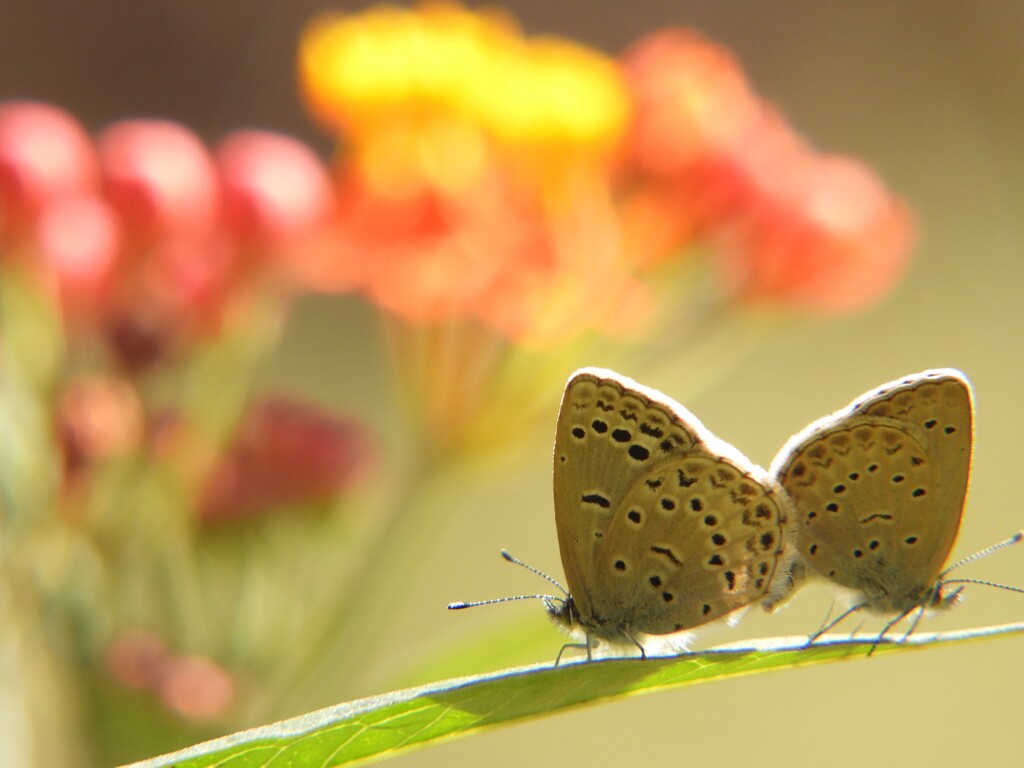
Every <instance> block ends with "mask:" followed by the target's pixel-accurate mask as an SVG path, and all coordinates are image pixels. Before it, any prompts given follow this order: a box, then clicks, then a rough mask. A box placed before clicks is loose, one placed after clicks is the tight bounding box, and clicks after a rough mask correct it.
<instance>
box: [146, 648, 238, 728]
mask: <svg viewBox="0 0 1024 768" xmlns="http://www.w3.org/2000/svg"><path fill="white" fill-rule="evenodd" d="M156 693H157V696H158V697H159V699H160V701H161V703H162V704H163V705H164V706H165V707H167V709H169V710H170V711H171V712H174V713H175V714H176V715H178V716H179V717H183V718H185V719H187V720H195V721H200V722H203V721H210V720H218V719H220V718H222V717H224V716H225V715H226V714H227V713H228V712H229V711H230V710H231V707H232V706H233V705H234V703H235V695H236V691H235V681H234V680H233V679H232V677H231V675H230V674H229V673H228V672H227V670H225V669H224V668H223V667H221V666H220V665H219V664H217V663H215V662H213V661H211V660H210V659H204V658H201V657H199V656H172V657H170V658H169V659H167V661H166V662H165V663H164V664H163V666H162V668H161V675H160V678H159V681H158V682H157V685H156Z"/></svg>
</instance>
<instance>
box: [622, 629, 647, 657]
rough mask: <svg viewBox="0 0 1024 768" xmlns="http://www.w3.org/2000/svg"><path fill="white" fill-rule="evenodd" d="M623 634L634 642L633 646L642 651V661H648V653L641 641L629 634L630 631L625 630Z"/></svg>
mask: <svg viewBox="0 0 1024 768" xmlns="http://www.w3.org/2000/svg"><path fill="white" fill-rule="evenodd" d="M622 634H624V635H625V636H626V637H628V638H629V639H630V640H631V641H632V642H633V645H635V646H636V647H637V648H639V649H640V660H641V661H645V660H646V659H647V651H645V650H644V646H643V643H641V642H640V641H639V640H637V639H636V638H635V637H633V635H631V634H630V633H629V630H627V629H625V628H623V630H622Z"/></svg>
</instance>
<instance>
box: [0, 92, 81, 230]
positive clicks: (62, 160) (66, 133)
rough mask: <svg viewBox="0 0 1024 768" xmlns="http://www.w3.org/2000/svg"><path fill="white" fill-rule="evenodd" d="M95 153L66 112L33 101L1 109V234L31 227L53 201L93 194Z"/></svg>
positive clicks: (15, 103)
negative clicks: (82, 194)
mask: <svg viewBox="0 0 1024 768" xmlns="http://www.w3.org/2000/svg"><path fill="white" fill-rule="evenodd" d="M97 178H98V174H97V163H96V153H95V151H94V149H93V147H92V143H91V142H90V140H89V137H88V135H86V133H85V131H84V130H83V129H82V126H81V125H79V124H78V122H77V121H76V120H75V119H74V118H73V117H71V115H69V114H67V113H66V112H64V111H63V110H60V109H58V108H56V107H52V106H50V105H48V104H40V103H37V102H31V101H8V102H4V103H2V104H0V232H3V233H10V232H12V231H16V230H18V229H20V228H23V227H25V226H28V225H29V224H30V223H31V221H32V220H33V219H34V217H35V216H36V214H38V212H39V210H40V209H41V208H43V207H44V206H45V205H46V204H47V203H48V202H50V201H51V200H52V199H53V198H56V197H62V196H65V195H69V194H71V195H77V194H80V193H82V192H86V191H89V190H92V189H94V187H95V185H96V181H97Z"/></svg>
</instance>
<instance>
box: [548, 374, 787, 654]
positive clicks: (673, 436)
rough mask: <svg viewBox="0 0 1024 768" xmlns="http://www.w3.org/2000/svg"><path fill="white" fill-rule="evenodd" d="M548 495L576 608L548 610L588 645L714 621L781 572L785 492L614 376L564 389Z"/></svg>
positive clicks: (650, 395)
mask: <svg viewBox="0 0 1024 768" xmlns="http://www.w3.org/2000/svg"><path fill="white" fill-rule="evenodd" d="M554 498H555V522H556V527H557V530H558V539H559V548H560V550H561V555H562V563H563V565H564V567H565V574H566V580H567V582H568V588H569V593H570V597H569V598H568V600H567V601H566V602H565V604H564V605H549V610H550V611H551V613H552V615H553V616H554V618H555V620H556V621H557V622H558V623H559V624H562V625H563V626H564V627H566V628H568V629H570V630H572V629H576V628H578V629H581V630H582V631H583V632H584V633H585V634H586V635H587V637H588V644H589V642H590V640H591V639H594V638H597V639H601V640H604V641H607V642H610V643H612V644H616V643H619V644H623V643H630V642H631V643H634V644H637V645H641V639H642V638H643V637H644V636H646V635H667V634H673V633H676V632H682V631H685V630H687V629H690V628H692V627H695V626H699V625H701V624H704V623H707V622H709V621H713V620H714V619H717V618H720V617H722V616H725V615H727V614H729V613H732V612H733V611H736V610H738V609H740V608H743V607H745V606H747V605H749V604H751V603H753V602H757V601H759V600H761V599H765V598H766V597H768V596H771V595H773V594H774V593H775V592H776V591H777V590H778V589H779V588H780V587H779V584H780V581H781V577H782V576H783V575H784V574H785V573H786V572H787V563H786V562H785V557H786V548H785V546H784V539H785V535H786V533H785V532H786V528H787V527H788V526H789V525H790V523H791V520H792V515H791V512H790V507H789V501H788V498H787V497H786V495H785V494H784V493H782V492H781V491H780V490H779V489H778V487H777V486H776V485H775V484H774V483H773V482H772V481H771V480H770V479H769V478H768V476H767V474H766V473H765V472H764V471H763V470H761V469H759V468H758V467H756V466H754V465H753V464H751V463H750V462H749V461H748V460H747V459H746V458H744V457H743V456H742V455H741V454H740V453H739V452H738V451H736V450H735V449H734V448H732V446H730V445H728V444H726V443H724V442H723V441H721V440H719V439H718V438H716V437H714V435H712V434H711V433H710V432H708V431H707V430H706V429H705V428H704V427H703V425H701V423H700V422H699V421H698V420H697V419H696V418H695V417H694V416H693V415H692V414H690V413H689V412H688V411H687V410H686V409H685V408H683V407H682V406H681V405H679V404H678V403H675V402H674V401H672V400H670V399H669V398H666V397H665V396H664V395H662V394H661V393H658V392H656V391H654V390H651V389H648V388H646V387H643V386H641V385H639V384H637V383H636V382H634V381H632V380H630V379H627V378H625V377H622V376H619V375H618V374H615V373H614V372H612V371H607V370H604V369H583V370H581V371H577V372H576V373H575V374H573V376H572V377H571V378H570V380H569V383H568V384H567V387H566V391H565V395H564V398H563V401H562V407H561V410H560V412H559V417H558V425H557V428H556V438H555V455H554ZM588 647H589V646H588ZM641 647H642V645H641Z"/></svg>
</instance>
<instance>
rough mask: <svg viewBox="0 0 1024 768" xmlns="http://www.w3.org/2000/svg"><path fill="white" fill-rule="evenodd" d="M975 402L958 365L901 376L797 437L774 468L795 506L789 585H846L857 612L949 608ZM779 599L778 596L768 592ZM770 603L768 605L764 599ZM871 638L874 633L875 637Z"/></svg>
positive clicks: (898, 616)
mask: <svg viewBox="0 0 1024 768" xmlns="http://www.w3.org/2000/svg"><path fill="white" fill-rule="evenodd" d="M973 421H974V399H973V396H972V392H971V386H970V383H969V382H968V380H967V378H966V377H965V376H964V375H963V374H962V373H961V372H960V371H956V370H953V369H937V370H929V371H923V372H922V373H917V374H913V375H910V376H906V377H904V378H902V379H899V380H898V381H893V382H890V383H888V384H885V385H883V386H882V387H880V388H878V389H876V390H873V391H871V392H868V393H866V394H864V395H862V396H861V397H859V398H857V399H856V400H854V401H853V403H851V404H850V405H849V406H848V407H846V408H843V409H842V410H839V411H837V412H835V413H833V414H831V415H830V416H826V417H825V418H823V419H819V420H818V421H815V422H814V423H812V424H810V425H809V426H808V427H807V428H805V429H804V430H803V431H801V432H799V433H798V434H796V435H795V436H793V437H792V438H791V439H790V440H789V441H788V442H787V443H786V445H785V446H784V447H783V449H782V451H780V453H779V454H778V456H777V457H776V458H775V460H774V461H773V462H772V465H771V468H770V471H771V473H772V474H773V475H774V476H775V477H776V479H777V480H778V482H779V483H780V484H781V485H782V487H783V488H784V489H785V490H786V492H787V493H788V494H789V496H790V497H791V498H792V500H793V504H794V506H795V508H796V525H795V529H794V535H793V537H792V539H791V540H790V541H791V546H792V547H793V548H794V550H795V552H794V559H793V560H792V561H791V566H790V568H791V573H790V575H791V580H792V583H793V584H792V586H795V585H796V584H798V583H799V582H800V581H801V580H802V579H803V578H804V577H805V576H813V575H818V576H821V577H824V578H826V579H828V580H830V581H832V582H834V583H835V584H838V585H840V586H841V587H845V588H847V589H848V590H850V591H852V593H853V595H854V599H853V604H852V606H851V607H850V609H849V610H847V611H846V612H844V613H843V614H842V615H840V616H839V617H838V618H837V619H835V620H834V621H832V622H830V623H828V624H826V625H825V626H823V627H822V628H821V629H820V630H819V631H818V632H817V633H815V634H814V635H812V636H811V638H810V641H809V642H813V641H814V640H815V639H816V638H817V637H818V636H820V635H821V634H822V633H823V632H825V631H827V630H828V629H830V628H831V627H833V626H835V625H836V624H837V623H838V622H839V621H841V620H842V619H843V618H845V617H846V616H847V615H849V614H850V613H853V612H854V611H858V610H862V609H863V610H868V611H871V612H875V613H879V614H886V615H890V616H894V618H892V620H891V621H890V622H889V623H888V624H887V625H886V626H885V628H884V629H883V630H882V632H881V634H880V635H879V636H878V640H879V641H880V640H881V639H882V637H884V635H885V634H886V632H888V631H889V630H890V629H891V628H892V627H893V626H895V624H897V623H898V622H899V621H901V620H902V619H904V618H905V617H907V616H908V615H910V614H911V613H912V612H914V611H917V612H918V613H917V616H916V618H915V619H914V621H913V624H912V626H911V627H910V631H908V633H907V635H909V634H910V633H911V632H913V630H914V628H915V627H916V625H917V622H918V621H919V620H920V618H921V615H922V614H923V612H924V610H925V609H926V608H940V609H942V608H948V607H950V606H952V605H953V604H954V603H955V602H956V601H957V598H958V596H959V594H960V591H961V590H962V589H963V587H962V586H957V587H954V588H950V585H952V584H958V583H963V582H969V581H971V580H964V579H948V578H946V576H947V574H948V573H949V571H950V570H952V569H953V568H955V567H958V566H959V565H961V564H962V563H963V562H966V561H967V560H973V559H975V558H976V557H978V556H980V555H981V554H987V553H988V552H989V551H991V550H993V549H998V548H1000V547H1002V546H1006V545H1008V544H1012V543H1015V542H1016V541H1019V540H1020V535H1019V534H1018V535H1016V536H1014V537H1011V538H1010V539H1007V540H1006V541H1004V542H1000V543H999V544H997V545H995V546H994V547H990V548H988V549H986V550H984V551H983V553H979V554H978V555H972V556H971V557H970V558H967V559H966V560H964V561H961V562H960V563H956V564H954V565H953V566H951V567H949V568H946V569H945V570H944V569H943V565H944V564H945V562H946V560H947V558H948V556H949V553H950V551H951V550H952V548H953V544H954V542H955V541H956V537H957V532H958V531H959V529H960V521H961V518H962V516H963V508H964V502H965V498H966V494H967V485H968V481H969V479H970V473H971V456H972V450H973V445H974V437H973ZM772 599H773V600H774V599H777V598H772ZM766 607H773V606H772V604H771V600H769V601H768V605H767V606H766ZM876 645H877V641H876Z"/></svg>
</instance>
